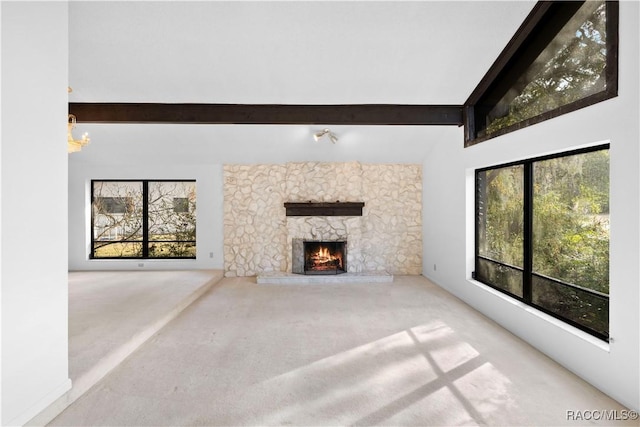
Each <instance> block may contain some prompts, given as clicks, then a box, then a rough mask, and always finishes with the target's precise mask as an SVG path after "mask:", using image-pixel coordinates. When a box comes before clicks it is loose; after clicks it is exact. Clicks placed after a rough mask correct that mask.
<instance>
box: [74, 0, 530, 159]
mask: <svg viewBox="0 0 640 427" xmlns="http://www.w3.org/2000/svg"><path fill="white" fill-rule="evenodd" d="M534 4H535V1H530V0H528V1H496V2H491V1H489V2H487V1H440V2H436V1H406V2H405V1H283V2H276V1H254V2H248V1H194V2H189V1H119V2H118V1H116V2H114V1H72V2H69V55H70V59H69V85H70V86H71V87H72V88H73V93H71V94H70V96H69V100H70V102H131V103H212V104H227V103H229V104H421V105H424V104H432V105H436V104H462V103H463V102H464V101H465V99H466V98H467V97H468V96H469V94H470V93H471V91H472V90H473V89H474V88H475V86H476V85H477V83H478V82H479V81H480V79H481V78H482V77H483V76H484V74H485V73H486V71H487V69H488V68H489V67H490V66H491V64H492V63H493V61H494V60H495V59H496V57H497V56H498V54H499V53H500V52H501V51H502V49H503V48H504V47H505V45H506V44H507V42H508V41H509V40H510V38H511V37H512V36H513V34H514V33H515V31H516V30H517V28H518V27H519V25H520V24H521V23H522V21H523V20H524V18H525V17H526V16H527V14H528V13H529V12H530V10H531V9H532V7H533V5H534ZM78 120H79V122H82V117H79V119H78ZM122 126H125V125H91V124H81V125H80V126H79V127H81V129H79V130H80V131H85V130H88V131H89V132H90V133H91V136H92V141H93V142H92V144H91V145H90V146H89V147H88V148H87V149H86V150H83V152H84V151H86V153H78V154H77V155H74V157H73V158H74V161H76V160H77V161H80V160H81V159H87V160H89V157H92V158H93V159H98V158H99V159H101V160H104V159H107V158H111V159H112V160H113V161H124V160H123V159H124V158H125V156H124V154H123V153H124V152H125V151H126V153H127V156H126V161H130V162H132V163H135V162H138V161H141V160H143V159H145V158H146V157H145V156H147V155H148V152H149V150H150V149H154V150H160V151H163V152H164V153H165V155H166V156H171V158H174V159H176V161H183V162H198V161H201V159H205V158H211V156H213V155H214V153H215V155H217V156H218V157H217V158H218V159H220V161H223V162H233V161H241V160H242V159H243V158H245V157H246V156H247V153H254V154H255V153H261V154H260V155H262V157H260V159H261V160H262V161H276V160H277V159H278V158H277V157H276V154H274V153H278V152H281V151H282V150H285V149H287V150H290V151H291V147H297V146H299V145H300V144H299V142H300V140H309V139H310V137H311V134H312V132H313V130H314V129H311V128H309V127H293V126H289V127H286V126H277V127H274V126H259V125H252V126H231V127H229V126H217V125H216V126H206V127H202V126H200V127H198V126H187V125H178V126H174V125H162V126H161V127H158V126H154V125H126V127H122ZM333 128H334V127H333V126H332V129H333ZM443 132H447V133H446V135H443ZM456 132H459V133H460V135H462V133H461V131H460V129H459V128H455V127H453V129H451V126H450V127H448V128H447V129H446V130H443V127H442V126H418V127H416V126H413V127H411V126H408V127H406V126H403V127H391V128H387V129H381V127H377V128H376V127H375V126H373V127H371V126H369V127H366V126H363V127H358V128H357V129H356V128H354V127H349V126H346V127H341V128H338V129H337V133H338V134H339V135H340V136H341V137H342V136H345V135H348V137H347V138H346V139H345V138H341V141H340V147H339V148H337V149H336V150H338V149H339V150H345V151H344V152H340V153H338V152H337V151H336V153H335V154H327V152H326V151H322V152H320V151H318V152H317V153H315V152H313V151H312V152H309V151H308V149H307V148H305V151H300V152H299V153H298V154H297V157H296V154H295V153H294V154H292V158H300V159H303V158H304V159H306V158H309V157H312V158H315V159H318V160H327V161H331V160H336V158H338V157H339V158H341V159H345V160H348V159H349V158H352V159H361V160H363V161H419V160H420V159H421V157H423V156H424V155H425V154H424V153H423V151H424V148H423V147H424V143H425V141H430V140H438V139H443V138H448V139H452V138H453V139H454V140H457V139H458V138H459V137H458V133H456ZM452 135H453V137H452ZM258 139H259V140H260V141H262V142H268V144H262V145H256V143H255V141H257V140H258ZM176 140H180V141H182V144H183V145H181V146H180V149H178V148H177V146H176V144H175V141H176ZM211 141H226V142H229V141H232V142H233V144H227V145H225V152H224V156H226V157H220V156H222V154H220V152H219V150H218V151H215V150H216V148H215V147H212V146H211ZM389 141H393V142H394V144H395V145H396V147H397V149H396V150H392V152H390V151H389ZM347 142H348V143H349V144H351V145H349V144H347ZM459 143H460V144H462V143H463V142H462V139H461V136H460V141H459ZM184 144H188V150H187V149H185V148H184V147H185V145H184ZM403 144H404V145H403ZM217 147H219V145H218V146H217ZM316 149H317V150H320V149H318V148H315V147H314V148H312V150H316ZM261 150H263V151H261ZM350 150H351V151H350ZM365 151H366V154H364V155H363V154H362V153H363V152H365ZM345 152H346V153H347V154H346V155H345ZM255 155H256V156H258V154H255ZM327 156H328V157H327ZM332 156H335V157H332ZM105 161H106V160H105Z"/></svg>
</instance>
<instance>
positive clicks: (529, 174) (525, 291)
mask: <svg viewBox="0 0 640 427" xmlns="http://www.w3.org/2000/svg"><path fill="white" fill-rule="evenodd" d="M523 222H524V224H523V230H522V234H523V248H522V249H523V266H522V267H523V270H524V271H523V275H522V280H523V283H522V297H523V298H524V300H525V301H526V302H528V303H530V302H531V298H532V291H531V281H532V272H533V163H532V162H526V163H525V164H524V218H523Z"/></svg>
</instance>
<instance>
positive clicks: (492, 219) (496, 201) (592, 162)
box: [474, 145, 609, 340]
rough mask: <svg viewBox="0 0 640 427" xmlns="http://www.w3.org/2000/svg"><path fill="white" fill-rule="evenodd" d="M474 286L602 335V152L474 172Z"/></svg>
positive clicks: (605, 151)
mask: <svg viewBox="0 0 640 427" xmlns="http://www.w3.org/2000/svg"><path fill="white" fill-rule="evenodd" d="M474 278H475V279H476V280H479V281H481V282H483V283H486V284H488V285H490V286H492V287H494V288H496V289H498V290H500V291H502V292H505V293H507V294H509V295H511V296H513V297H515V298H517V299H519V300H521V301H523V302H525V303H527V304H529V305H532V306H534V307H536V308H537V309H539V310H542V311H544V312H546V313H548V314H551V315H553V316H555V317H557V318H560V319H562V320H564V321H566V322H567V323H569V324H571V325H573V326H576V327H578V328H580V329H582V330H585V331H587V332H589V333H591V334H592V335H595V336H597V337H599V338H601V339H605V340H606V339H607V338H608V335H609V146H608V145H605V146H599V147H594V148H590V149H587V150H580V151H574V152H571V153H564V154H560V155H556V156H553V157H544V158H538V159H532V160H527V161H522V162H518V163H514V164H509V165H503V166H497V167H491V168H486V169H481V170H478V171H476V257H475V272H474Z"/></svg>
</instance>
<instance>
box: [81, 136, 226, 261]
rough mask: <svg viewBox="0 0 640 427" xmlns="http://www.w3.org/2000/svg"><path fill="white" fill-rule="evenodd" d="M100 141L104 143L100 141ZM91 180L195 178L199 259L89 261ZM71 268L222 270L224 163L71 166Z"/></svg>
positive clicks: (166, 162) (197, 256)
mask: <svg viewBox="0 0 640 427" xmlns="http://www.w3.org/2000/svg"><path fill="white" fill-rule="evenodd" d="M96 143H99V142H96ZM92 179H98V180H100V179H175V180H182V179H185V180H186V179H195V180H196V197H197V201H196V203H197V205H196V249H197V253H196V259H195V260H194V259H185V260H175V259H174V260H151V259H145V260H114V259H107V260H90V259H89V252H90V247H91V241H90V238H91V234H90V225H89V221H90V213H91V211H90V208H89V203H90V194H91V193H90V185H91V180H92ZM69 196H70V197H69V223H70V227H69V270H145V269H150V270H188V269H213V268H215V269H221V268H222V167H221V166H220V165H215V164H212V165H206V166H202V165H175V164H171V159H167V160H166V161H163V162H162V163H159V162H158V163H154V162H148V163H146V162H145V163H140V164H139V165H135V166H131V165H119V166H118V167H114V166H113V165H86V164H79V165H77V166H76V167H70V168H69Z"/></svg>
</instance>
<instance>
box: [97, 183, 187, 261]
mask: <svg viewBox="0 0 640 427" xmlns="http://www.w3.org/2000/svg"><path fill="white" fill-rule="evenodd" d="M96 182H138V183H141V184H142V240H140V241H139V242H140V243H141V245H142V256H136V257H133V256H131V257H117V256H116V257H106V256H98V257H96V256H95V243H96V240H95V234H94V227H95V218H94V209H93V203H94V200H95V199H96V195H95V194H94V183H96ZM155 182H193V183H196V180H195V179H92V180H91V182H90V187H91V188H90V191H91V199H90V206H91V221H90V224H91V225H90V227H91V230H90V233H91V247H90V250H89V259H90V260H105V259H109V260H113V259H117V260H123V261H124V260H140V259H146V260H154V259H157V260H172V259H174V260H187V259H196V255H194V256H183V257H176V256H173V257H172V256H163V257H159V256H149V244H150V243H152V242H156V243H167V242H178V243H191V242H192V243H193V244H194V245H195V247H196V249H197V244H196V243H197V238H196V240H150V239H149V183H155ZM196 229H197V224H196ZM196 236H197V234H196ZM137 242H138V241H136V243H137Z"/></svg>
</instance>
